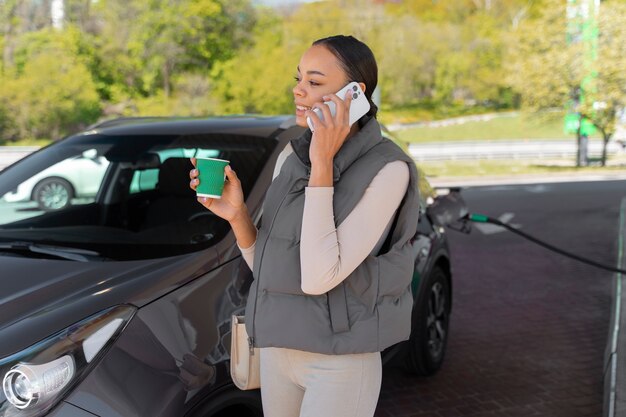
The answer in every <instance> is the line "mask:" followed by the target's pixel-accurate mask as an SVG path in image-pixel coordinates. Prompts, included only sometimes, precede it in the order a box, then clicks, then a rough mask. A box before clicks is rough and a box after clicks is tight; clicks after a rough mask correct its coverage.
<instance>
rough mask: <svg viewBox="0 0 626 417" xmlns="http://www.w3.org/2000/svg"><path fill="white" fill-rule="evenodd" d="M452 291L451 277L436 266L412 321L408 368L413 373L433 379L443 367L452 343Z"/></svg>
mask: <svg viewBox="0 0 626 417" xmlns="http://www.w3.org/2000/svg"><path fill="white" fill-rule="evenodd" d="M451 295H452V294H451V291H450V281H449V278H448V274H447V273H446V272H445V271H444V270H443V269H442V268H441V267H439V266H435V267H434V268H433V269H432V271H431V272H430V274H429V275H428V277H427V278H426V281H425V282H424V285H423V287H422V291H421V292H420V294H418V297H417V300H416V303H415V306H414V307H413V316H412V320H411V323H412V324H411V326H412V328H411V337H410V339H409V341H408V352H407V356H406V366H407V368H408V370H409V372H411V373H414V374H417V375H424V376H429V375H433V374H435V373H436V372H437V371H438V370H439V368H440V367H441V365H442V364H443V359H444V356H445V352H446V344H447V342H448V325H449V323H450V306H451V300H450V297H451Z"/></svg>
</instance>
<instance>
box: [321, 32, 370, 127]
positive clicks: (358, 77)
mask: <svg viewBox="0 0 626 417" xmlns="http://www.w3.org/2000/svg"><path fill="white" fill-rule="evenodd" d="M313 45H323V46H325V47H326V48H327V49H328V50H329V51H330V52H332V54H333V55H335V57H337V59H338V60H339V63H340V64H341V66H342V68H343V69H344V71H345V72H346V74H348V79H349V81H356V82H362V83H364V84H365V97H366V98H367V101H369V102H370V106H371V108H370V110H369V111H368V112H367V116H373V117H376V113H377V112H378V107H377V106H376V104H374V102H373V101H372V93H373V92H374V90H375V89H376V85H377V84H378V65H377V64H376V58H374V53H373V52H372V50H371V49H370V48H369V47H368V46H367V45H366V44H364V43H363V42H361V41H360V40H358V39H357V38H355V37H353V36H346V35H335V36H330V37H328V38H322V39H318V40H316V41H315V42H313Z"/></svg>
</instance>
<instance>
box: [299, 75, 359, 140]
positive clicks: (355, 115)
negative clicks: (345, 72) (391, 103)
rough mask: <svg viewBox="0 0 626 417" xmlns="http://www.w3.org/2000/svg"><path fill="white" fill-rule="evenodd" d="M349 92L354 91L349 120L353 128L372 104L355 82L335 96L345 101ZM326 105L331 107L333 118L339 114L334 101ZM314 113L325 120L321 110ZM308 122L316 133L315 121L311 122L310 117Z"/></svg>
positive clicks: (315, 109)
mask: <svg viewBox="0 0 626 417" xmlns="http://www.w3.org/2000/svg"><path fill="white" fill-rule="evenodd" d="M348 91H352V102H350V118H349V124H350V126H352V124H354V122H356V121H357V120H359V119H360V118H361V117H363V116H364V115H365V113H367V112H368V111H369V110H370V102H369V101H367V97H365V93H363V90H361V86H359V84H358V83H357V82H354V81H352V82H351V83H349V84H348V85H346V86H345V87H344V88H342V89H341V90H339V91H337V92H336V93H335V94H336V95H337V97H339V98H340V99H342V100H343V99H345V97H346V93H347V92H348ZM324 104H326V105H327V106H328V107H330V114H331V115H332V116H335V113H337V109H336V108H335V103H334V102H332V101H325V102H324ZM313 111H314V112H315V114H317V117H319V118H320V119H322V120H324V116H323V115H322V111H321V110H320V109H318V108H317V107H316V108H314V109H313ZM306 122H307V124H308V125H309V128H310V129H311V131H314V130H315V126H313V120H311V118H310V117H307V118H306Z"/></svg>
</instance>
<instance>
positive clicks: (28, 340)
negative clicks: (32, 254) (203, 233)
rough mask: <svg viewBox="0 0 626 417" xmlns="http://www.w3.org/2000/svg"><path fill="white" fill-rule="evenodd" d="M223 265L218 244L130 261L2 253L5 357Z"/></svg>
mask: <svg viewBox="0 0 626 417" xmlns="http://www.w3.org/2000/svg"><path fill="white" fill-rule="evenodd" d="M218 265H219V257H218V256H217V252H216V251H215V249H212V248H210V249H207V250H204V251H200V252H196V253H193V254H189V255H183V256H177V257H171V258H163V259H156V260H155V259H151V260H141V261H125V262H73V261H63V260H45V259H26V258H20V257H8V256H0V271H1V272H0V359H1V358H3V357H6V356H8V355H10V354H12V353H15V352H17V351H19V350H21V349H24V348H26V347H28V346H30V345H32V344H33V343H36V342H37V341H39V340H41V339H43V338H45V337H47V336H50V335H52V334H54V333H56V332H57V331H60V330H62V329H64V328H66V327H67V326H69V325H71V324H73V323H75V322H77V321H80V320H82V319H84V318H86V317H88V316H90V315H92V314H95V313H97V312H99V311H101V310H104V309H106V308H108V307H111V306H113V305H119V304H130V305H135V306H137V307H142V306H143V305H145V304H147V303H149V302H151V301H153V300H155V299H157V298H159V297H161V296H162V295H164V294H167V293H168V292H170V291H172V290H174V289H176V288H178V287H180V286H181V285H183V284H185V283H186V282H188V281H191V280H193V279H194V278H196V277H198V276H200V275H201V274H203V273H206V272H208V271H210V270H211V269H214V268H215V267H217V266H218Z"/></svg>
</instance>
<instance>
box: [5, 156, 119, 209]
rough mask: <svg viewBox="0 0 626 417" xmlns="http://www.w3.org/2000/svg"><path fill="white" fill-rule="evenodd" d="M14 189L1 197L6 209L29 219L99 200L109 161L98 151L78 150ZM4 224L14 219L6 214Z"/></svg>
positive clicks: (36, 171)
mask: <svg viewBox="0 0 626 417" xmlns="http://www.w3.org/2000/svg"><path fill="white" fill-rule="evenodd" d="M48 162H49V164H47V165H44V166H41V165H40V166H38V167H37V168H38V169H33V170H32V171H30V172H29V175H27V176H26V177H25V178H22V179H21V181H19V182H18V183H17V184H15V185H14V186H13V188H12V189H11V190H9V191H7V192H5V193H3V194H2V195H1V196H0V202H1V203H3V204H2V206H3V207H5V209H8V210H10V211H11V212H13V213H14V215H15V216H16V217H19V218H28V217H31V216H35V215H37V213H40V212H46V211H55V210H62V209H64V208H66V207H69V206H71V205H81V204H89V203H92V202H93V201H94V200H95V197H96V194H97V193H98V190H99V189H100V186H101V184H102V180H103V178H104V175H105V172H106V170H107V169H108V167H109V161H108V160H107V159H106V158H105V157H104V156H103V155H101V154H99V153H98V151H97V149H94V148H90V149H85V150H82V149H75V150H74V152H70V153H69V155H67V157H64V158H62V159H60V160H57V159H52V158H51V159H49V160H48ZM3 214H4V215H5V216H7V217H5V218H4V219H3V220H4V221H10V220H11V216H9V215H8V214H7V212H6V211H5V212H4V213H3Z"/></svg>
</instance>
